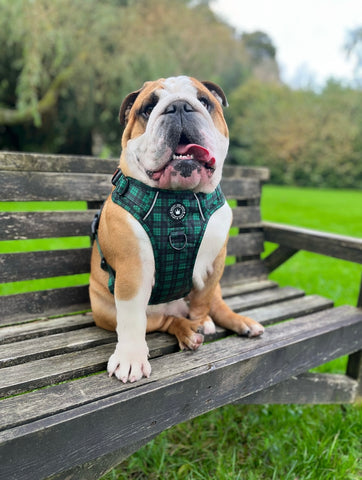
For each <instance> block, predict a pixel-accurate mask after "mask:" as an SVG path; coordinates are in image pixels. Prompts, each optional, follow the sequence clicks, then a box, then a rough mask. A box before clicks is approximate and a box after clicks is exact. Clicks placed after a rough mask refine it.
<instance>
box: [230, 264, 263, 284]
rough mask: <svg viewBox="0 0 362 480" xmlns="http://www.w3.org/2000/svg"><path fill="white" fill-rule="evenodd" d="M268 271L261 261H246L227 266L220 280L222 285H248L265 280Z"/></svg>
mask: <svg viewBox="0 0 362 480" xmlns="http://www.w3.org/2000/svg"><path fill="white" fill-rule="evenodd" d="M267 274H268V271H267V269H266V266H265V265H264V263H263V262H262V261H261V260H250V261H249V260H248V261H245V262H238V263H235V264H233V265H227V266H226V267H225V270H224V274H223V277H222V279H221V284H222V285H225V286H226V285H229V284H235V283H240V284H244V283H249V282H256V281H259V280H266V279H267Z"/></svg>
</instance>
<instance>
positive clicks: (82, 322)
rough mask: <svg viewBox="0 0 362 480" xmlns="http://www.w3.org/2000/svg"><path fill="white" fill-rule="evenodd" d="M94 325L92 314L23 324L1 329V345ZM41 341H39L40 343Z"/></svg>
mask: <svg viewBox="0 0 362 480" xmlns="http://www.w3.org/2000/svg"><path fill="white" fill-rule="evenodd" d="M92 325H94V321H93V317H92V315H91V313H90V312H89V313H84V314H81V315H69V316H66V317H60V318H51V319H46V320H35V321H34V322H29V323H25V324H24V323H22V324H20V325H11V326H9V327H2V328H0V345H5V344H7V343H11V342H21V341H23V340H29V339H31V338H39V337H44V336H46V335H54V334H56V333H62V332H69V331H71V330H78V329H79V328H86V327H90V326H92ZM40 342H41V340H39V343H40Z"/></svg>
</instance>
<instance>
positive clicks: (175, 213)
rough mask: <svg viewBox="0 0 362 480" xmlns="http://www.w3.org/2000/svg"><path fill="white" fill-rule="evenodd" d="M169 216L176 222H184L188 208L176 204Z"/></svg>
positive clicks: (171, 208)
mask: <svg viewBox="0 0 362 480" xmlns="http://www.w3.org/2000/svg"><path fill="white" fill-rule="evenodd" d="M169 214H170V217H171V218H173V219H174V220H182V219H183V218H184V216H185V215H186V207H185V205H183V204H182V203H174V204H173V205H172V206H171V207H170V211H169Z"/></svg>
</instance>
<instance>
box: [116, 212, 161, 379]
mask: <svg viewBox="0 0 362 480" xmlns="http://www.w3.org/2000/svg"><path fill="white" fill-rule="evenodd" d="M130 223H133V227H134V233H136V237H137V240H138V242H137V244H138V245H139V247H140V248H139V249H137V251H136V252H134V251H133V252H132V251H131V249H130V251H129V252H128V253H129V255H128V261H124V260H123V261H122V263H121V262H119V263H118V265H117V269H116V281H115V289H114V298H115V305H116V310H117V327H116V331H117V337H118V343H117V346H116V349H115V351H114V353H113V355H111V357H110V359H109V361H108V367H107V370H108V373H109V375H110V376H112V375H115V376H116V377H117V378H118V379H119V380H121V381H122V382H124V383H126V382H127V381H130V382H135V381H137V380H140V379H141V378H142V377H147V378H148V377H149V376H150V374H151V365H150V363H149V361H148V346H147V343H146V338H145V336H146V326H147V315H146V309H147V304H148V301H149V298H150V295H151V290H152V283H153V278H154V260H153V253H152V247H151V244H150V242H149V240H148V237H147V235H146V233H145V232H144V230H143V229H141V227H140V226H139V224H138V223H137V222H136V221H135V220H132V221H131V222H130ZM130 260H131V261H130Z"/></svg>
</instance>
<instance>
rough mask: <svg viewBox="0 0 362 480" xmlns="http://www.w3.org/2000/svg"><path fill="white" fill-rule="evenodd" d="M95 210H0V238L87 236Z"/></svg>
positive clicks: (24, 238)
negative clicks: (0, 226)
mask: <svg viewBox="0 0 362 480" xmlns="http://www.w3.org/2000/svg"><path fill="white" fill-rule="evenodd" d="M95 213H96V210H84V211H67V212H61V211H59V212H58V211H54V212H0V225H2V228H1V229H0V240H27V239H32V238H33V239H38V238H59V237H78V236H89V235H90V225H91V222H92V220H93V217H94V215H95Z"/></svg>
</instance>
